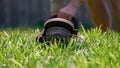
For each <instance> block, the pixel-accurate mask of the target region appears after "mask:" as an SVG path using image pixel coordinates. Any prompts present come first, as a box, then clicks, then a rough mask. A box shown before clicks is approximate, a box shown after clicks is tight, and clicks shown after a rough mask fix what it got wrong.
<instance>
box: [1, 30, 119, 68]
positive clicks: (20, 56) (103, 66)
mask: <svg viewBox="0 0 120 68" xmlns="http://www.w3.org/2000/svg"><path fill="white" fill-rule="evenodd" d="M38 32H39V29H37V28H36V29H33V28H27V29H24V28H16V29H12V28H8V29H0V68H120V34H119V33H117V32H114V31H110V30H108V31H107V32H105V33H102V32H101V30H100V29H98V28H96V29H90V30H84V29H83V28H82V30H81V31H80V32H79V34H82V35H84V36H85V37H87V38H86V39H85V40H80V39H77V40H74V39H71V40H70V41H69V42H68V43H63V42H61V41H56V40H54V41H46V42H44V43H38V42H36V41H35V37H36V35H37V34H38ZM47 42H50V44H49V45H47ZM61 46H62V47H61Z"/></svg>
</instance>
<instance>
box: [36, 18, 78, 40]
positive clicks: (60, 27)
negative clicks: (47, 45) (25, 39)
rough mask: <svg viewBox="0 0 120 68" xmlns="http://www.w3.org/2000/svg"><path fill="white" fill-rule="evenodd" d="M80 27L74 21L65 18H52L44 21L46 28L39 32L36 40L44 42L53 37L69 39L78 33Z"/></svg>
mask: <svg viewBox="0 0 120 68" xmlns="http://www.w3.org/2000/svg"><path fill="white" fill-rule="evenodd" d="M77 33H78V28H75V25H74V23H73V22H72V21H69V20H66V19H63V18H51V19H49V20H47V21H46V22H45V23H44V30H43V31H42V32H41V33H39V34H38V36H37V38H36V40H37V41H39V42H44V41H46V40H51V39H54V38H55V39H67V40H69V39H70V38H71V37H72V36H73V35H77Z"/></svg>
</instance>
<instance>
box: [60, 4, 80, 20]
mask: <svg viewBox="0 0 120 68" xmlns="http://www.w3.org/2000/svg"><path fill="white" fill-rule="evenodd" d="M77 9H78V8H75V7H73V6H72V5H67V6H66V7H64V8H62V9H60V10H59V12H58V18H64V19H67V20H71V19H72V17H73V16H74V15H75V14H76V11H77Z"/></svg>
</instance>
